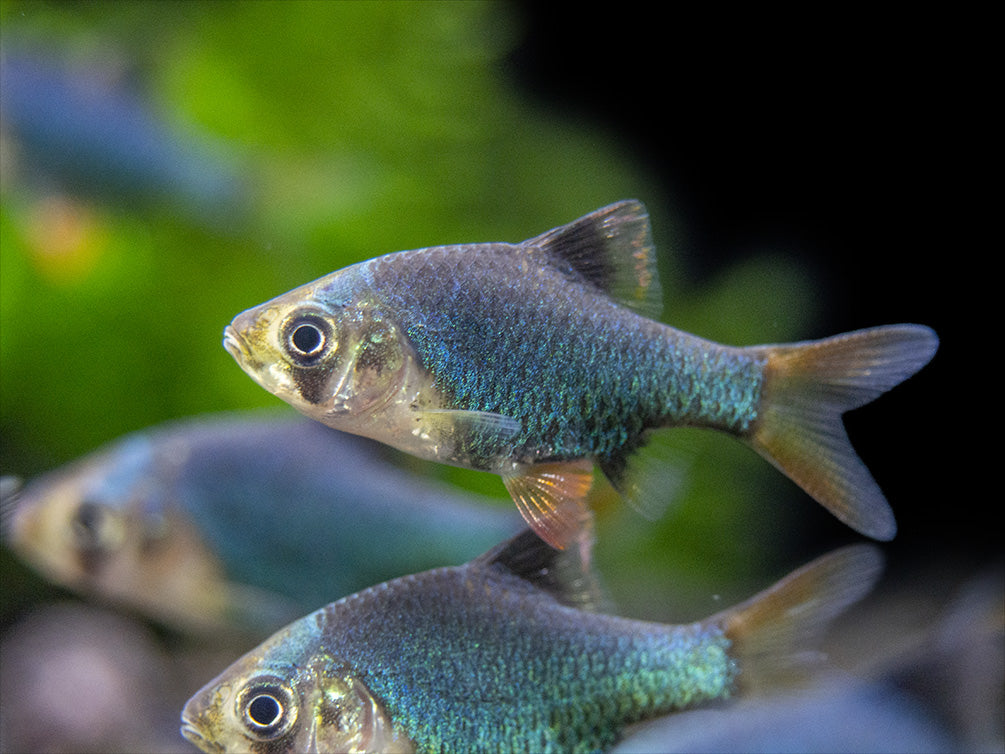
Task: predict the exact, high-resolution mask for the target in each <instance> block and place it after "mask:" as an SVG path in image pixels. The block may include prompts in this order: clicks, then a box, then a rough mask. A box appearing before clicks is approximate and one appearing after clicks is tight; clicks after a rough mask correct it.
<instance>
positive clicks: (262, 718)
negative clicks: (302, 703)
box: [238, 681, 297, 739]
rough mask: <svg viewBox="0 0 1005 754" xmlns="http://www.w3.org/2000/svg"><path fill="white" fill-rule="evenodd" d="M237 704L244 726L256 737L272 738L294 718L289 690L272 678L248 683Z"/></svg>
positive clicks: (287, 728) (291, 723)
mask: <svg viewBox="0 0 1005 754" xmlns="http://www.w3.org/2000/svg"><path fill="white" fill-rule="evenodd" d="M238 704H239V709H240V711H241V717H242V719H243V721H244V724H245V727H246V728H247V729H248V732H249V733H251V734H252V735H253V736H255V737H256V738H259V739H270V738H276V737H278V736H280V735H282V734H283V733H285V732H286V731H288V730H289V728H290V726H291V725H293V723H294V722H295V721H296V717H297V714H296V709H295V707H294V706H293V704H292V693H291V691H290V690H289V689H288V688H286V687H284V686H282V685H281V684H279V683H276V682H272V681H269V682H265V683H262V682H259V683H255V684H253V685H251V686H249V687H248V688H247V689H245V691H244V692H243V693H242V694H241V697H240V700H239V702H238Z"/></svg>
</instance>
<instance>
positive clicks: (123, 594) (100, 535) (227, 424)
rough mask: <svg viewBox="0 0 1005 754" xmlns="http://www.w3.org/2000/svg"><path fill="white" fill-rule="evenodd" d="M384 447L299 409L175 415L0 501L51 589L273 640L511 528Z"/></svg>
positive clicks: (510, 522) (178, 624) (9, 527)
mask: <svg viewBox="0 0 1005 754" xmlns="http://www.w3.org/2000/svg"><path fill="white" fill-rule="evenodd" d="M382 449H383V448H382V446H380V445H378V444H376V443H373V442H370V441H367V440H364V439H362V438H359V437H354V436H352V435H347V434H343V433H340V432H336V431H334V430H331V429H329V428H327V427H324V426H322V425H320V424H318V423H317V422H312V421H308V420H306V419H303V418H301V417H298V416H296V415H294V416H293V417H289V416H277V415H275V414H273V413H272V412H267V413H266V414H265V415H262V414H258V413H255V412H251V413H249V414H225V415H222V416H221V415H217V416H204V417H199V418H194V419H187V420H181V421H176V422H170V423H168V424H165V425H161V426H158V427H155V428H152V429H148V430H144V431H141V432H136V433H132V434H130V435H127V436H125V437H123V438H120V439H119V440H116V441H114V442H113V443H110V444H109V445H108V446H106V447H105V448H102V449H99V450H97V451H95V452H94V453H92V454H90V455H89V456H87V457H85V458H83V459H80V460H79V461H77V462H75V463H73V464H70V465H69V466H67V467H65V468H62V469H58V470H56V471H53V472H51V473H49V474H46V475H44V476H42V477H39V478H38V479H36V480H33V481H32V482H30V483H29V484H28V485H27V486H26V487H25V488H24V489H23V490H21V491H20V492H18V493H16V494H15V495H10V494H9V493H8V498H7V499H6V501H5V504H4V505H5V508H10V510H5V518H4V523H5V539H6V541H7V543H8V544H9V545H10V547H11V548H12V549H13V550H14V551H15V552H16V553H18V554H19V555H20V556H21V557H22V558H23V559H25V560H26V561H27V562H29V563H30V564H32V565H33V566H34V567H35V568H37V569H38V570H39V571H41V572H42V573H43V574H44V575H46V576H47V577H48V578H50V579H51V580H52V581H55V582H56V583H59V584H62V585H64V586H68V587H70V588H73V589H77V590H79V591H83V592H85V593H89V594H93V595H97V596H99V597H103V598H106V599H111V600H113V601H115V602H117V603H119V604H123V605H126V606H128V607H131V608H133V609H138V610H139V611H141V612H142V613H144V614H146V615H148V616H151V617H155V618H157V619H159V620H161V621H162V622H164V623H166V624H168V625H171V626H174V627H175V628H179V629H183V630H185V629H199V630H203V629H207V628H208V629H216V628H218V627H220V628H222V627H227V626H239V627H243V626H247V627H248V628H254V629H255V630H256V631H264V632H266V633H267V632H271V631H273V630H275V629H276V628H278V627H280V626H282V625H284V624H285V623H287V622H289V621H290V620H292V619H293V618H294V617H296V616H297V615H302V614H303V613H304V612H305V611H307V610H311V609H314V608H316V607H317V606H318V605H319V604H324V603H326V602H330V601H331V600H333V599H336V598H338V597H342V596H344V595H347V594H352V593H353V592H356V591H359V590H360V589H363V588H364V587H366V586H369V585H372V584H374V583H378V582H380V581H385V580H387V579H389V578H393V577H395V576H400V575H403V574H405V573H411V572H414V571H416V570H422V569H424V568H429V567H432V566H434V565H439V564H442V563H451V562H452V563H463V562H464V561H465V560H467V559H469V558H470V557H472V555H474V554H476V553H478V552H482V551H483V550H485V549H486V548H487V547H489V546H491V544H492V543H494V542H498V541H499V540H500V539H502V538H504V537H506V536H508V535H510V534H512V533H513V532H515V531H517V530H518V528H519V521H520V520H519V518H518V517H517V516H516V515H514V514H512V513H511V512H510V511H507V510H505V509H499V508H498V507H493V506H491V505H489V504H488V501H486V500H485V499H483V498H480V497H479V496H477V495H473V494H472V495H467V494H463V493H460V492H458V491H456V490H454V489H452V488H450V487H448V486H447V485H441V484H437V483H434V482H433V481H431V480H428V479H425V478H423V477H420V476H419V475H417V474H413V473H411V472H407V471H405V470H404V469H401V468H398V467H395V466H393V465H392V464H391V463H390V462H388V461H385V460H382V459H381V458H380V456H379V454H378V451H381V450H382Z"/></svg>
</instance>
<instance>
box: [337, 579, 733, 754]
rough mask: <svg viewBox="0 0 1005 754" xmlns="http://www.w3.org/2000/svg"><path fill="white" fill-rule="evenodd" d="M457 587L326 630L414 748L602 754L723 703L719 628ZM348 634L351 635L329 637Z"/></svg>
mask: <svg viewBox="0 0 1005 754" xmlns="http://www.w3.org/2000/svg"><path fill="white" fill-rule="evenodd" d="M464 579H465V574H464V573H463V572H459V571H456V570H439V571H434V572H431V573H429V574H426V575H424V576H422V577H416V578H413V579H409V580H407V582H403V583H402V584H401V585H400V586H398V585H396V584H392V585H391V587H390V588H389V589H383V590H381V591H380V592H378V593H376V594H374V595H368V594H367V593H365V592H364V593H362V594H361V595H357V597H355V598H354V599H352V600H348V601H346V602H345V603H343V604H341V605H338V604H336V605H334V606H332V607H331V608H330V613H329V614H328V615H325V616H324V617H323V619H322V624H323V625H324V626H325V628H324V629H322V630H326V634H327V641H326V649H327V651H329V652H331V653H333V654H335V655H337V656H339V657H341V658H343V659H345V660H346V661H347V662H348V663H349V664H350V665H351V666H353V667H357V668H368V670H367V672H365V673H364V674H362V675H361V679H362V680H363V681H364V682H365V683H366V685H367V687H368V688H369V689H370V690H371V692H372V693H374V694H375V695H376V696H377V697H379V698H380V699H382V700H383V702H384V705H385V706H386V708H387V710H388V712H389V714H390V715H391V716H392V717H393V718H394V719H395V720H396V721H397V722H398V724H399V725H400V726H401V727H402V728H403V729H404V730H406V731H407V732H408V734H409V736H410V738H412V740H414V741H415V742H416V743H417V744H418V745H419V747H420V750H423V751H473V750H476V748H475V747H476V744H477V743H478V742H479V741H481V742H482V743H483V744H485V743H487V744H488V745H489V746H488V748H489V750H498V749H500V748H505V749H507V750H516V751H520V750H526V751H530V750H533V751H544V752H548V751H568V750H570V749H569V747H568V746H567V745H566V743H564V742H563V739H565V741H566V742H567V741H568V740H575V741H577V742H578V748H579V749H581V750H598V751H599V750H602V749H603V748H604V747H606V746H609V745H610V744H612V743H613V742H614V740H615V738H616V736H615V731H616V730H618V729H619V728H620V726H621V725H623V724H624V723H625V722H626V721H633V720H638V719H642V718H643V717H648V716H652V715H654V714H657V713H658V712H661V711H669V710H671V709H678V708H681V707H684V706H688V705H691V704H694V703H697V702H699V701H702V700H708V699H713V698H721V697H724V696H727V695H728V694H729V689H730V687H731V685H732V682H733V677H734V675H735V672H736V670H735V663H734V662H733V661H732V660H731V659H730V657H729V655H728V648H729V641H728V640H727V639H726V638H725V637H724V636H723V634H722V631H721V629H719V628H717V627H707V628H706V627H700V626H698V625H697V624H696V625H695V626H686V627H679V628H678V627H674V628H662V627H656V626H655V624H653V625H652V626H646V625H645V624H640V623H637V622H632V621H627V620H624V619H621V618H616V617H614V616H604V615H598V614H591V613H583V612H581V611H577V610H573V609H572V608H568V607H564V606H561V605H557V604H555V603H552V602H544V603H542V602H541V601H539V600H533V599H528V598H529V597H531V598H532V597H534V596H535V593H534V591H533V590H529V589H527V588H525V585H524V584H523V583H521V582H519V580H517V579H515V578H514V577H512V576H511V575H510V576H507V575H506V574H501V575H495V574H493V577H491V578H490V579H488V580H487V582H486V583H485V584H484V585H482V584H479V585H478V588H476V589H471V588H466V587H465V584H464ZM483 586H484V588H482V587H483ZM399 592H401V593H400V594H399ZM418 595H421V599H418V598H417V596H418ZM461 605H463V608H462V609H461ZM445 616H446V617H445ZM346 623H348V624H350V625H352V627H353V630H351V631H348V632H335V631H331V630H328V629H327V627H328V626H332V627H333V626H335V625H343V624H346ZM429 637H438V638H437V641H436V645H435V651H430V650H431V647H430V639H429ZM472 667H474V668H482V669H488V670H490V671H491V672H490V673H486V672H471V669H472ZM490 676H491V677H490ZM556 678H559V679H570V682H569V684H568V685H567V686H565V685H563V686H558V685H557V684H555V683H554V682H553V681H552V680H551V679H556ZM542 683H544V684H545V685H542ZM487 688H491V689H494V691H493V693H491V694H490V695H488V696H486V695H485V690H486V689H487ZM472 706H476V707H478V712H477V714H472V712H471V707H472ZM514 710H519V714H516V713H515V712H514ZM473 720H474V721H477V722H472V721H473ZM486 729H488V730H490V731H492V732H493V735H492V736H488V735H487V733H486ZM503 739H508V741H509V743H508V744H507V745H506V746H505V747H502V746H501V741H502V740H503Z"/></svg>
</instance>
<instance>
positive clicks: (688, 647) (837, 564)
mask: <svg viewBox="0 0 1005 754" xmlns="http://www.w3.org/2000/svg"><path fill="white" fill-rule="evenodd" d="M880 567H881V566H880V556H879V554H878V552H877V551H876V550H875V549H874V548H872V547H870V546H867V545H859V546H857V547H851V548H846V549H844V550H840V551H838V552H836V553H832V554H831V555H829V556H825V557H824V558H821V559H820V560H818V561H815V562H814V563H812V564H811V565H809V566H806V567H804V568H803V569H801V570H799V571H797V572H795V573H794V574H791V575H790V576H788V577H787V578H786V579H784V580H783V581H781V582H779V583H778V584H776V585H775V586H774V587H772V588H771V589H769V590H767V591H766V592H763V593H762V594H760V595H758V596H757V597H754V598H753V599H752V600H750V601H749V602H746V603H744V604H742V605H740V606H738V607H736V608H733V609H731V610H727V611H725V612H723V613H721V614H718V615H715V616H712V617H711V618H708V619H706V620H703V621H699V622H697V623H693V624H690V625H680V626H672V625H662V624H659V623H650V622H643V621H637V620H629V619H626V618H619V617H615V616H611V615H604V614H601V613H597V612H592V611H590V610H589V608H590V607H591V606H592V605H593V604H595V602H596V600H597V595H596V590H595V585H594V584H593V581H592V579H591V575H590V573H589V571H588V570H587V569H586V567H585V566H584V560H583V559H582V555H581V554H580V550H579V548H569V549H567V550H565V551H561V552H559V551H556V550H554V549H552V548H551V547H549V546H548V545H547V544H545V543H544V542H543V541H542V540H541V539H540V538H538V537H537V536H536V535H535V534H533V533H532V532H530V531H526V532H524V533H523V534H521V535H518V536H517V537H514V538H513V539H512V540H510V541H509V542H506V543H504V544H502V545H500V546H499V547H497V548H495V549H494V550H492V551H490V552H488V553H487V554H485V555H484V556H482V557H480V558H478V559H476V560H474V561H472V562H471V563H468V564H467V565H463V566H458V567H450V568H440V569H436V570H433V571H427V572H425V573H421V574H418V575H415V576H406V577H404V578H401V579H396V580H394V581H391V582H388V583H385V584H381V585H380V586H375V587H373V588H371V589H367V590H366V591H363V592H360V593H359V594H355V595H353V596H351V597H346V598H345V599H343V600H340V601H339V602H336V603H334V604H332V605H328V606H327V607H324V608H321V609H320V610H318V611H316V612H314V613H312V614H310V615H308V616H307V617H305V618H302V619H300V620H298V621H296V622H295V623H293V624H291V625H290V626H288V627H287V628H285V629H284V630H282V631H280V632H279V633H277V634H276V635H274V636H273V637H272V638H270V639H269V640H268V641H266V642H265V643H263V644H262V645H261V646H260V647H258V648H257V649H254V650H252V651H251V652H249V653H248V654H246V655H245V656H244V657H243V658H241V659H240V660H238V661H237V662H236V663H234V664H233V665H232V666H231V667H230V668H228V669H227V670H225V671H224V672H223V673H222V674H221V675H220V676H218V677H217V678H216V679H215V680H213V681H212V682H210V683H209V684H208V685H207V686H205V687H204V688H203V689H202V690H200V691H199V692H198V693H197V694H196V695H195V696H194V697H192V699H190V700H189V702H188V704H186V706H185V709H184V711H183V713H182V733H183V735H185V737H186V738H188V739H189V740H191V741H192V742H193V743H195V744H196V745H197V746H199V747H200V748H201V749H203V750H204V751H206V752H227V751H252V752H287V751H289V752H295V751H316V752H329V751H332V752H335V751H337V752H347V751H352V752H364V751H365V752H391V751H397V752H412V751H417V752H450V751H457V752H474V751H495V752H509V751H513V752H528V751H533V752H563V751H581V752H586V751H600V750H603V749H605V748H607V747H609V746H611V745H612V744H613V743H614V742H615V741H616V740H617V739H618V737H619V735H620V732H621V730H622V728H623V727H624V726H625V725H627V724H628V723H631V722H634V721H637V720H641V719H645V718H650V717H655V716H657V715H660V714H665V713H667V712H670V711H674V710H679V709H683V708H688V707H694V706H697V705H700V704H702V703H703V702H709V701H712V700H718V699H725V698H727V697H730V696H731V695H733V694H734V693H737V692H742V691H745V690H749V689H752V688H758V687H762V686H765V685H772V684H773V683H775V682H777V681H778V680H779V679H780V677H785V676H789V677H791V674H793V673H799V672H800V671H801V670H805V668H800V665H801V663H803V662H806V661H807V657H808V656H810V655H813V653H812V652H810V653H809V654H807V652H806V650H807V649H808V648H812V644H813V642H814V637H816V638H819V633H820V632H821V631H822V629H823V628H824V627H825V626H826V624H827V623H828V621H829V620H831V619H832V618H834V617H835V616H836V615H837V614H839V613H840V612H841V611H842V610H843V609H844V608H845V607H847V606H848V605H849V604H850V603H852V602H854V601H855V600H857V599H859V598H860V597H862V596H864V594H865V593H866V592H867V591H868V590H869V589H870V588H871V586H872V584H873V583H874V581H875V579H876V577H877V576H878V573H879V570H880ZM814 656H815V655H814Z"/></svg>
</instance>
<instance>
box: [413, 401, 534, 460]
mask: <svg viewBox="0 0 1005 754" xmlns="http://www.w3.org/2000/svg"><path fill="white" fill-rule="evenodd" d="M416 415H417V417H418V418H419V420H420V422H421V426H422V429H421V430H420V432H421V433H422V434H423V435H424V436H425V437H426V438H428V440H429V442H432V443H435V444H436V446H437V447H438V448H440V450H439V451H438V452H437V460H441V461H445V462H447V463H451V462H457V463H459V464H460V465H462V466H466V465H469V464H470V462H471V461H472V460H474V459H479V458H481V459H491V458H498V457H507V456H510V455H511V453H512V447H511V442H512V440H513V438H514V437H515V436H516V435H517V434H519V432H520V429H521V425H520V422H519V421H518V420H517V419H514V418H513V417H511V416H504V415H502V414H493V413H491V412H488V411H465V410H461V409H447V408H442V409H424V410H422V411H417V412H416ZM475 468H477V466H475Z"/></svg>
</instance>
